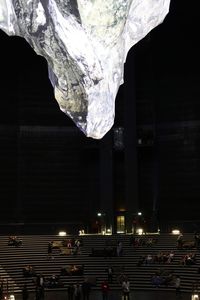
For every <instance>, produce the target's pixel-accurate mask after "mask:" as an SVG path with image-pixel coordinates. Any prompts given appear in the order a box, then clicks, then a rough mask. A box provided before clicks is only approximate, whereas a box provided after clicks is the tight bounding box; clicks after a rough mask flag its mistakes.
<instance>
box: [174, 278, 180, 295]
mask: <svg viewBox="0 0 200 300" xmlns="http://www.w3.org/2000/svg"><path fill="white" fill-rule="evenodd" d="M175 288H176V296H177V297H180V295H181V278H180V276H176V280H175Z"/></svg>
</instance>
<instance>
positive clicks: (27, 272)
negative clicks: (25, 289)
mask: <svg viewBox="0 0 200 300" xmlns="http://www.w3.org/2000/svg"><path fill="white" fill-rule="evenodd" d="M23 275H24V277H33V276H36V273H35V270H34V268H33V267H32V266H31V265H27V266H25V267H24V268H23Z"/></svg>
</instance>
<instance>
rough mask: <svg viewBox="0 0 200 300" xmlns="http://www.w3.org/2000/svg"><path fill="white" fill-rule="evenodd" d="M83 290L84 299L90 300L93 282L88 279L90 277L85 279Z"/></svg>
mask: <svg viewBox="0 0 200 300" xmlns="http://www.w3.org/2000/svg"><path fill="white" fill-rule="evenodd" d="M82 292H83V300H89V299H90V292H91V284H90V282H89V281H88V279H85V281H84V282H83V283H82Z"/></svg>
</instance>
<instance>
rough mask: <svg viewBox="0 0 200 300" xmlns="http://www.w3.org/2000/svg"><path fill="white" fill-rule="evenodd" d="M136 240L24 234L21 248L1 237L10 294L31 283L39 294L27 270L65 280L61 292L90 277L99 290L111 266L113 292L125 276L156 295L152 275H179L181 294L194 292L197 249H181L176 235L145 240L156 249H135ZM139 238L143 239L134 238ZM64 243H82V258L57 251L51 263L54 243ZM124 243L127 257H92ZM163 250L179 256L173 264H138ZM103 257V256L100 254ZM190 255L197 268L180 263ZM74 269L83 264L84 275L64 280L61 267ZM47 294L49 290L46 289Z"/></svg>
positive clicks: (1, 267) (0, 258) (2, 272)
mask: <svg viewBox="0 0 200 300" xmlns="http://www.w3.org/2000/svg"><path fill="white" fill-rule="evenodd" d="M132 237H133V236H131V235H111V236H107V235H82V236H66V237H60V236H55V235H24V236H18V238H19V239H21V240H22V242H23V243H22V246H20V247H13V246H8V238H9V237H8V236H0V277H1V279H4V282H5V283H6V284H5V285H4V286H6V289H7V291H9V292H14V293H19V292H21V290H22V287H23V285H24V284H25V283H26V284H27V287H28V289H29V290H30V291H31V290H32V291H34V290H35V284H36V278H35V277H24V276H23V271H22V270H23V268H24V267H25V266H26V265H31V266H33V267H34V270H35V272H36V274H40V273H42V274H43V275H44V276H45V278H48V277H50V276H51V275H53V274H54V275H58V276H60V281H61V283H62V287H60V288H59V289H61V290H62V289H63V290H66V289H67V287H68V285H69V284H70V283H73V284H74V283H76V282H80V283H82V282H83V281H84V278H89V280H91V281H92V282H93V286H92V289H94V290H99V289H100V286H101V282H102V281H103V280H104V279H107V268H108V266H112V267H113V270H114V273H113V282H112V283H110V288H111V289H112V290H120V289H121V284H120V276H121V274H122V273H123V274H125V275H126V276H127V277H128V279H129V281H130V283H131V288H132V289H133V290H154V289H157V288H156V287H155V286H154V285H153V284H152V280H151V279H152V276H153V275H154V274H155V272H156V271H158V270H159V269H160V270H163V269H164V270H167V271H169V272H173V273H174V275H176V276H177V275H179V276H180V277H181V289H182V291H185V292H190V291H191V290H192V287H193V284H194V282H195V281H197V280H198V278H199V262H200V254H199V251H198V250H197V249H196V248H194V249H191V250H190V249H177V244H176V239H177V236H175V235H171V234H160V235H143V236H141V238H142V239H143V240H147V239H148V238H149V237H152V238H153V239H155V240H156V242H155V243H153V245H152V246H151V247H148V246H146V245H143V246H138V247H134V246H133V245H132V244H131V243H130V241H131V238H132ZM135 237H138V236H135ZM63 239H79V240H81V241H82V246H81V247H80V251H79V253H78V254H77V255H73V254H70V255H69V254H68V255H67V254H60V251H59V250H58V249H54V250H53V259H48V256H47V250H48V243H49V242H50V241H62V240H63ZM184 240H188V241H190V240H193V234H190V233H187V234H184ZM119 241H121V242H122V246H123V254H122V256H119V257H118V256H108V257H107V256H105V255H102V256H91V253H92V249H93V250H95V251H96V250H102V252H103V249H104V248H107V247H116V246H117V243H118V242H119ZM160 251H163V252H166V251H174V253H175V255H174V260H173V262H171V263H170V264H167V263H165V264H158V263H152V264H149V265H146V264H145V263H143V264H141V265H139V264H138V262H139V261H140V258H141V256H147V255H148V254H152V255H156V254H158V253H159V252H160ZM100 252H101V251H100ZM189 252H195V253H196V261H197V262H196V264H195V265H186V266H184V265H182V264H180V260H181V257H182V256H183V255H185V254H186V253H189ZM70 265H83V266H84V272H83V274H82V275H78V276H74V275H61V268H63V267H67V266H70ZM46 289H48V288H46ZM159 289H161V290H172V289H173V290H174V286H173V285H169V286H165V285H161V286H160V287H159Z"/></svg>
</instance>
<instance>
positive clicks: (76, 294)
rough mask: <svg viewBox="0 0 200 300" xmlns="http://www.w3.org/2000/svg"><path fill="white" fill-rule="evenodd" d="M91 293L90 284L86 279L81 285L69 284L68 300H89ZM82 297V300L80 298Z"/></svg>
mask: <svg viewBox="0 0 200 300" xmlns="http://www.w3.org/2000/svg"><path fill="white" fill-rule="evenodd" d="M90 292H91V283H90V282H89V280H88V279H87V278H86V279H85V280H84V281H83V283H82V284H80V283H79V282H77V283H76V284H72V283H71V284H70V285H69V286H68V300H74V299H75V300H80V299H83V300H89V299H90ZM82 296H83V298H82Z"/></svg>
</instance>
